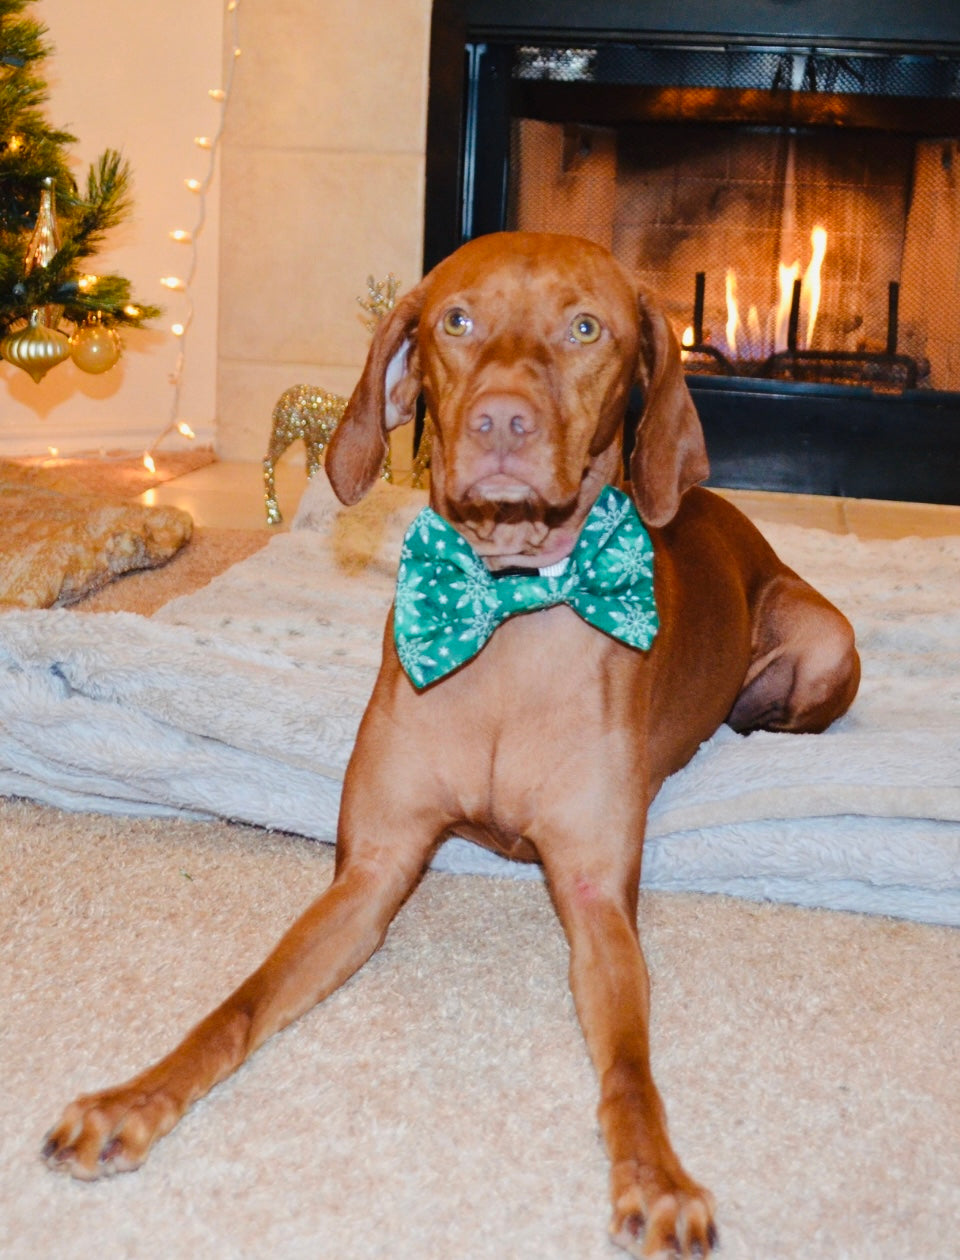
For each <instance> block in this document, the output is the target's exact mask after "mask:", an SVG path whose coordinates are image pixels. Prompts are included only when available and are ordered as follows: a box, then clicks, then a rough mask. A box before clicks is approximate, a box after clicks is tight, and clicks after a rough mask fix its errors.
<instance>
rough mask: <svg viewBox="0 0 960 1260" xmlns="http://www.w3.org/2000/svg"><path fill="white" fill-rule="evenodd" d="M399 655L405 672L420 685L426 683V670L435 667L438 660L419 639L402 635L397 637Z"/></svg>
mask: <svg viewBox="0 0 960 1260" xmlns="http://www.w3.org/2000/svg"><path fill="white" fill-rule="evenodd" d="M396 647H397V656H398V657H399V658H400V664H401V665H402V666H403V669H404V672H405V673H406V674H407V675H408V676H409V677H410V678H412V679H413V681H414V682H415V683H416V684H417V686H418V687H422V686H423V684H424V678H425V675H424V670H425V669H433V667H434V666H435V665H436V663H437V662H436V661H435V660H434V659H433V657H432V656H429V655H428V654H427V652H426V651H425V650H424V647H423V645H422V644H421V643H420V642H419V641H418V640H417V639H408V638H404V637H402V636H400V635H398V636H397V637H396Z"/></svg>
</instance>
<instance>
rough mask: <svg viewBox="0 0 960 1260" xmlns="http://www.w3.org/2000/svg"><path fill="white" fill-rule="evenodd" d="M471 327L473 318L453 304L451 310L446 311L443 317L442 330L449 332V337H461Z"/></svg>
mask: <svg viewBox="0 0 960 1260" xmlns="http://www.w3.org/2000/svg"><path fill="white" fill-rule="evenodd" d="M472 327H473V320H472V319H471V318H470V316H469V315H468V314H467V312H466V311H462V310H461V309H460V307H459V306H455V307H454V308H453V310H452V311H447V313H446V315H444V317H443V331H444V332H445V333H449V334H450V336H451V337H462V336H463V335H464V333H468V332H469V331H470V329H471V328H472Z"/></svg>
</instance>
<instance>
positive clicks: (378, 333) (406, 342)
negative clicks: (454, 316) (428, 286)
mask: <svg viewBox="0 0 960 1260" xmlns="http://www.w3.org/2000/svg"><path fill="white" fill-rule="evenodd" d="M424 292H425V286H424V285H423V284H422V283H421V284H420V285H418V286H417V288H416V289H412V290H411V291H410V292H409V293H406V294H404V296H403V297H402V298H401V299H400V300H399V301H398V302H397V304H396V306H395V307H394V308H393V310H392V311H390V313H389V314H388V315H386V316H385V317H384V318H383V319H382V320H381V322H380V323H379V324H378V326H377V328H376V330H375V332H374V334H373V340H372V341H371V343H370V349H369V351H368V353H367V361H366V364H365V365H364V369H363V372H362V374H361V376H360V380H359V381H358V382H357V386H356V389H354V391H353V393H352V395H351V396H350V401H349V402H348V403H347V408H346V411H344V413H343V419H342V420H341V421H340V423H339V424H338V425H337V427H336V429H335V430H334V433H333V436H332V437H331V439H330V442H329V444H328V446H327V453H326V458H325V460H324V467H325V468H326V470H327V476H328V477H329V478H330V484H331V485H332V486H333V490H334V493H335V494H336V496H337V498H338V499H339V500H340V501H341V503H347V504H352V503H356V502H357V501H358V500H359V499H362V498H363V496H364V495H365V494H366V493H367V491H368V490H369V489H370V487H371V486H372V485H373V483H374V482H375V481H376V479H377V477H378V476H379V475H380V469H381V468H382V467H383V460H384V457H385V455H386V453H387V434H388V433H389V431H390V430H391V429H395V428H396V427H397V426H398V425H401V424H405V423H406V422H407V421H409V420H412V419H413V417H414V413H415V408H416V402H417V395H418V394H419V393H420V357H419V354H418V352H417V324H418V322H419V320H420V310H421V308H422V306H423V295H424Z"/></svg>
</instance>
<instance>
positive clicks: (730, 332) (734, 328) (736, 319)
mask: <svg viewBox="0 0 960 1260" xmlns="http://www.w3.org/2000/svg"><path fill="white" fill-rule="evenodd" d="M726 294H727V322H726V325H725V327H724V332H725V334H726V338H727V348H728V349H729V351H730V353H731V354H732V355H733V356H734V357H736V355H737V333H738V332H739V331H740V311H739V310H738V308H737V274H736V272H735V271H734V270H733V269H732V268H731V267H728V268H727V282H726Z"/></svg>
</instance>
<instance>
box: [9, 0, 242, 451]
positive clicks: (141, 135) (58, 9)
mask: <svg viewBox="0 0 960 1260" xmlns="http://www.w3.org/2000/svg"><path fill="white" fill-rule="evenodd" d="M249 7H250V8H251V9H252V8H253V7H254V5H253V4H252V3H251V4H250V5H249ZM224 8H225V6H224V3H223V0H162V3H161V2H160V0H154V3H147V2H146V0H138V2H137V3H134V4H131V3H130V0H83V3H82V4H78V3H77V0H40V2H39V3H37V4H35V5H33V6H32V7H31V9H30V13H31V15H32V16H34V17H36V18H37V19H38V20H39V21H42V22H43V23H44V24H45V25H46V26H47V27H48V28H49V32H50V34H49V39H50V41H51V42H52V43H53V45H54V46H55V53H54V55H53V56H51V57H50V58H48V59H47V61H46V62H45V63H44V66H43V73H44V76H45V78H46V80H47V83H48V84H49V87H50V103H49V106H48V109H47V116H48V118H49V120H50V122H51V123H53V124H54V125H56V126H63V127H65V128H66V129H67V130H70V131H72V132H73V133H74V134H75V135H76V136H77V138H78V144H77V145H76V146H74V147H73V148H72V149H71V155H72V156H73V157H74V158H75V159H76V163H77V166H76V169H77V174H78V177H79V179H80V180H82V181H83V182H84V183H85V181H86V169H87V166H88V164H89V162H90V161H91V160H92V159H94V158H96V157H97V156H98V154H99V153H100V152H102V150H103V149H105V148H119V149H121V150H122V151H123V153H124V155H125V156H126V157H127V158H128V159H129V161H130V163H131V165H132V167H133V174H134V189H133V191H134V198H135V203H136V204H135V210H134V214H133V215H132V216H131V217H130V219H129V220H128V221H127V222H126V223H125V224H123V225H122V226H121V227H120V228H119V229H118V230H117V231H116V232H114V233H113V234H112V235H111V236H110V237H109V238H108V242H107V244H108V248H107V249H104V250H103V252H101V253H100V254H98V255H97V256H96V260H95V261H94V260H91V269H96V270H100V271H104V272H105V271H111V270H113V271H118V272H120V273H121V274H123V275H126V276H127V277H128V278H129V279H130V280H131V281H132V283H133V292H134V294H135V296H137V297H139V298H140V299H141V300H143V301H147V302H152V303H156V304H159V305H162V306H164V307H166V310H167V315H166V317H165V318H164V319H162V320H160V321H159V322H158V323H157V324H156V325H155V326H154V327H153V328H152V329H151V330H150V331H139V332H138V331H136V330H134V331H132V332H131V333H129V334H125V340H126V345H127V349H126V353H125V354H124V356H123V358H122V360H121V362H120V364H119V365H118V366H117V367H116V368H114V369H113V370H112V371H111V372H108V373H106V374H105V375H103V376H100V377H96V376H90V375H87V374H85V373H83V372H80V371H79V370H78V369H77V368H75V367H74V365H73V364H72V363H70V362H69V361H68V362H65V363H63V364H61V365H60V366H58V367H57V368H55V369H54V370H52V371H51V372H50V373H48V375H47V376H46V377H45V378H44V380H43V381H42V382H41V384H39V385H35V384H34V382H33V381H32V380H31V379H30V377H28V376H27V375H26V374H25V373H24V372H21V371H19V370H18V369H16V368H14V367H12V366H10V365H0V380H2V387H0V454H8V455H9V454H28V453H34V452H44V451H45V450H46V449H47V447H48V445H56V446H58V447H60V448H61V449H62V450H64V451H70V450H73V451H77V450H87V449H94V450H97V449H100V448H101V447H106V448H110V447H118V448H123V449H140V448H141V447H144V446H147V445H150V444H151V442H152V441H153V439H154V438H155V437H156V436H157V434H158V433H159V432H160V431H162V429H163V428H165V427H166V425H167V423H168V421H169V419H170V410H171V406H172V403H173V390H172V387H171V385H170V382H169V379H168V378H169V375H170V372H171V371H172V369H173V368H174V365H175V363H176V358H177V352H178V349H179V343H178V342H177V340H176V339H175V338H174V337H173V336H172V334H171V333H170V332H169V325H170V323H171V322H172V321H173V320H174V319H175V318H178V317H179V316H180V314H181V311H182V299H181V298H178V296H177V295H175V294H168V293H167V292H166V291H165V290H164V289H163V288H162V287H161V285H160V283H159V278H160V277H161V276H163V275H170V274H178V271H182V268H183V267H184V265H185V264H184V258H185V247H184V246H182V245H177V244H175V243H174V242H172V241H171V240H170V239H169V235H168V233H169V232H170V230H171V229H172V228H175V227H187V228H190V227H192V226H193V222H194V220H195V216H196V213H197V199H196V197H195V195H194V194H192V193H190V192H188V191H187V189H186V188H185V187H184V183H183V181H184V179H185V178H186V177H187V176H190V175H196V176H199V175H202V174H203V173H205V169H206V155H205V154H203V153H202V152H201V151H200V150H199V149H198V148H197V147H196V146H195V145H194V143H193V139H194V136H196V135H202V134H209V133H210V132H211V131H213V130H215V128H216V126H217V123H218V120H219V115H220V112H221V108H222V107H221V106H219V105H217V104H215V103H214V102H213V101H212V100H211V99H210V98H209V97H208V95H207V90H208V89H209V88H214V87H218V86H219V85H220V81H221V73H222V71H221V57H222V38H223V25H224ZM207 206H208V219H207V226H206V228H205V230H204V233H203V235H202V238H201V249H200V259H199V266H198V269H197V274H196V278H195V281H194V284H193V285H192V287H191V293H192V296H193V300H194V305H195V316H194V321H193V325H192V327H191V330H190V333H189V336H188V339H187V341H186V346H185V348H186V351H187V356H186V370H185V374H184V379H183V393H182V398H181V406H180V415H181V416H182V418H184V419H186V420H187V421H188V422H189V423H190V424H191V425H192V426H193V427H194V428H195V429H196V430H197V434H198V437H199V438H200V439H201V440H204V441H211V440H212V439H213V433H214V428H213V425H214V418H215V414H216V341H217V328H216V320H217V280H218V278H217V265H218V234H219V187H218V183H217V182H215V183H214V185H213V186H212V187H211V190H210V192H209V193H208V197H207ZM182 441H183V440H182V439H180V438H175V439H174V440H173V442H172V443H171V445H173V446H175V445H176V444H177V443H179V444H181V445H182Z"/></svg>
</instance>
